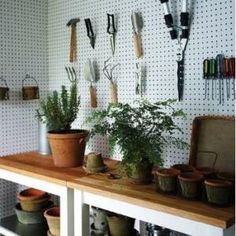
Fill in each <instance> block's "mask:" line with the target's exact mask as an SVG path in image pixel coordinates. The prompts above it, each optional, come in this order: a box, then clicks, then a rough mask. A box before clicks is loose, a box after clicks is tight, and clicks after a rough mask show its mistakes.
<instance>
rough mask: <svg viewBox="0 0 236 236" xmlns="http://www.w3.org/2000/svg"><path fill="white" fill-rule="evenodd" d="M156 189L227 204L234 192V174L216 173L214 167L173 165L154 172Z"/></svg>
mask: <svg viewBox="0 0 236 236" xmlns="http://www.w3.org/2000/svg"><path fill="white" fill-rule="evenodd" d="M155 179H156V190H157V191H161V192H164V193H180V194H181V195H182V196H183V197H185V198H188V199H199V200H200V199H202V200H205V199H206V200H207V201H208V202H209V203H213V204H217V205H227V204H229V203H230V199H231V197H232V195H233V194H234V189H233V186H234V176H230V175H229V174H226V173H218V174H217V173H216V172H215V170H214V169H212V168H207V167H201V168H194V167H192V166H189V165H175V166H172V168H169V169H159V170H157V171H156V173H155Z"/></svg>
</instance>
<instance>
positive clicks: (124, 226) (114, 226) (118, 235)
mask: <svg viewBox="0 0 236 236" xmlns="http://www.w3.org/2000/svg"><path fill="white" fill-rule="evenodd" d="M107 221H108V225H109V230H110V235H111V236H130V235H133V231H134V219H132V218H129V217H127V216H120V215H115V216H108V217H107Z"/></svg>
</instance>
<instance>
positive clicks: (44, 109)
mask: <svg viewBox="0 0 236 236" xmlns="http://www.w3.org/2000/svg"><path fill="white" fill-rule="evenodd" d="M71 82H72V84H71V87H70V91H68V90H67V89H66V87H65V86H62V88H61V92H58V91H53V93H52V94H51V95H49V96H48V97H47V99H45V100H43V101H41V103H40V109H38V110H37V117H38V119H39V120H40V119H42V117H43V116H45V117H46V121H47V124H48V126H49V130H50V131H49V132H48V139H49V143H50V146H51V150H52V156H53V161H54V165H55V166H57V167H76V166H80V165H82V164H83V158H84V151H85V146H86V138H87V136H88V133H89V132H88V131H87V130H81V129H71V124H72V122H73V121H74V120H75V119H76V118H77V114H78V111H79V105H80V98H79V97H78V96H77V84H76V81H71Z"/></svg>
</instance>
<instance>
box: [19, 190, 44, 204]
mask: <svg viewBox="0 0 236 236" xmlns="http://www.w3.org/2000/svg"><path fill="white" fill-rule="evenodd" d="M47 195H48V194H47V193H46V192H44V191H41V190H38V189H35V188H28V189H25V190H23V191H21V192H20V193H18V194H17V198H18V199H19V200H20V201H32V200H37V199H42V198H45V197H47Z"/></svg>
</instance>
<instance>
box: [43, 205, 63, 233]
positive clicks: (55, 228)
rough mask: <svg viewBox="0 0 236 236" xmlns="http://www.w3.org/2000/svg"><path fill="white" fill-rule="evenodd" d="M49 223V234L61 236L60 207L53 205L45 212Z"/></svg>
mask: <svg viewBox="0 0 236 236" xmlns="http://www.w3.org/2000/svg"><path fill="white" fill-rule="evenodd" d="M44 217H45V218H46V220H47V223H48V227H49V230H48V236H60V207H52V208H49V209H47V210H46V211H45V212H44Z"/></svg>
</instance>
